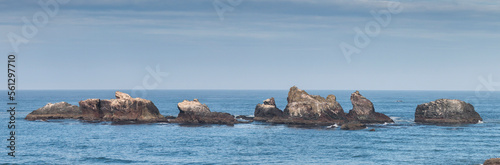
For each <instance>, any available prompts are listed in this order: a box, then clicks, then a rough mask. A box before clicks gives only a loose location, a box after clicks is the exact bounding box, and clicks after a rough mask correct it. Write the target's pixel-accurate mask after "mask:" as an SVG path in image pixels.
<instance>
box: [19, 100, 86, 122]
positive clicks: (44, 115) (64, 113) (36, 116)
mask: <svg viewBox="0 0 500 165" xmlns="http://www.w3.org/2000/svg"><path fill="white" fill-rule="evenodd" d="M81 117H82V111H81V110H80V108H79V107H78V106H76V105H71V104H68V103H67V102H60V103H55V104H52V103H48V104H47V105H45V106H44V107H42V108H39V109H37V110H35V111H33V112H31V113H30V114H28V115H27V116H26V118H25V119H26V120H31V121H33V120H46V119H78V118H81Z"/></svg>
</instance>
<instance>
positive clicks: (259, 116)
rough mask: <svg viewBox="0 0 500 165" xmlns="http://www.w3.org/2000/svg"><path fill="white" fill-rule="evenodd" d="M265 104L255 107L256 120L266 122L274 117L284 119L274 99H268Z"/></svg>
mask: <svg viewBox="0 0 500 165" xmlns="http://www.w3.org/2000/svg"><path fill="white" fill-rule="evenodd" d="M263 102H264V103H263V104H257V106H256V107H255V112H254V120H257V121H266V120H269V119H272V118H274V117H283V111H282V110H280V109H278V108H277V107H276V103H275V101H274V98H270V99H266V100H264V101H263Z"/></svg>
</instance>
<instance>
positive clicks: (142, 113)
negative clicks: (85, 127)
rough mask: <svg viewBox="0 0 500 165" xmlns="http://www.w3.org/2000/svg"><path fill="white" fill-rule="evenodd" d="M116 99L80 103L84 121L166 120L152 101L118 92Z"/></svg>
mask: <svg viewBox="0 0 500 165" xmlns="http://www.w3.org/2000/svg"><path fill="white" fill-rule="evenodd" d="M115 97H116V99H110V100H101V99H87V100H83V101H80V102H79V104H80V109H81V110H82V116H83V119H84V120H90V121H113V122H126V121H135V122H160V121H166V119H165V118H164V117H163V116H162V115H161V114H160V111H159V110H158V108H157V107H156V106H155V105H154V104H153V102H152V101H150V100H146V99H142V98H132V97H130V96H129V95H128V94H125V93H122V92H119V91H117V92H116V93H115Z"/></svg>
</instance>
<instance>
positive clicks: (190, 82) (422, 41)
mask: <svg viewBox="0 0 500 165" xmlns="http://www.w3.org/2000/svg"><path fill="white" fill-rule="evenodd" d="M43 2H45V1H43ZM139 2H140V1H115V0H86V1H78V0H71V1H69V2H68V3H67V4H61V5H60V6H59V10H58V12H57V14H56V15H55V16H53V17H50V19H49V20H48V22H47V24H46V25H45V26H43V27H39V28H37V30H38V31H37V34H36V35H35V36H34V37H33V38H31V39H29V42H28V43H26V44H21V45H20V46H19V50H18V53H17V54H18V64H17V66H18V69H17V73H18V75H19V77H18V78H19V81H18V82H19V89H133V88H144V89H288V88H290V87H291V86H293V85H297V86H298V87H300V88H301V89H308V90H310V89H338V90H343V89H346V90H356V89H358V90H476V89H477V88H478V86H479V85H481V84H482V82H481V80H480V77H484V78H485V79H488V76H490V75H491V76H492V79H493V80H494V81H499V82H500V72H499V71H500V69H499V62H500V54H499V52H500V30H499V29H500V17H499V16H500V2H499V1H486V0H476V1H468V0H456V1H449V0H432V1H431V0H424V1H401V6H402V11H401V12H400V13H397V14H391V20H390V21H389V23H388V24H387V26H385V27H381V28H380V29H379V30H380V32H379V33H377V35H376V36H373V37H369V39H370V42H369V43H368V44H367V45H366V46H365V47H364V48H361V49H359V50H360V52H359V53H355V54H352V56H350V60H351V61H350V62H348V60H347V59H346V57H345V55H344V54H343V52H342V50H341V48H340V47H339V45H340V44H341V43H343V42H344V43H347V44H350V45H354V46H356V45H355V41H354V40H355V39H356V36H357V32H356V30H355V28H357V27H358V28H359V29H361V30H363V31H365V30H366V29H365V25H367V24H368V23H369V22H371V21H372V22H373V21H377V20H376V18H374V16H372V14H371V11H375V12H377V11H382V10H387V9H388V8H387V5H388V4H389V3H390V2H395V1H381V0H374V1H367V0H337V1H322V0H290V1H285V0H275V1H264V0H242V3H241V4H237V5H234V6H233V7H232V8H233V10H232V11H226V12H225V13H223V15H222V16H221V17H220V16H219V15H218V14H217V12H216V9H214V6H213V2H214V1H212V0H190V1H176V0H168V1H163V0H153V1H148V2H147V3H139ZM221 2H223V3H226V0H221ZM40 11H42V12H43V11H44V10H43V8H42V7H40V6H39V4H38V1H6V0H3V1H2V2H1V5H0V13H1V15H2V16H1V17H0V29H1V32H2V37H0V42H1V43H2V44H0V48H1V49H0V50H3V54H4V56H2V60H4V65H6V61H7V57H6V55H7V54H8V53H9V52H12V51H15V50H14V49H13V47H12V46H11V44H10V42H9V38H8V35H7V34H8V33H9V32H12V33H15V34H18V35H21V36H22V33H23V25H25V23H24V22H23V19H22V17H26V18H27V19H28V20H29V21H32V18H33V16H34V15H35V14H36V13H37V12H40ZM221 18H223V20H221ZM371 30H377V29H371ZM157 66H158V68H159V70H160V71H161V72H165V74H158V75H154V74H151V71H153V72H156V71H155V70H156V69H157ZM4 68H5V67H4ZM146 68H148V69H146ZM148 70H149V71H148ZM167 73H168V75H167ZM0 76H1V79H2V83H4V84H3V86H7V85H6V82H7V81H6V77H7V75H6V71H3V72H2V74H0ZM495 88H496V89H499V90H500V88H499V87H496V86H495ZM482 90H487V89H486V88H482Z"/></svg>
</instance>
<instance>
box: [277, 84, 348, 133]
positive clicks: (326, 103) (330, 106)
mask: <svg viewBox="0 0 500 165" xmlns="http://www.w3.org/2000/svg"><path fill="white" fill-rule="evenodd" d="M287 101H288V104H287V106H286V108H285V110H284V117H283V118H282V119H273V120H271V121H270V122H274V123H285V124H319V125H331V124H336V123H344V122H346V115H345V113H344V110H343V109H342V106H340V104H339V103H338V102H337V101H336V97H335V96H334V95H328V97H327V98H326V99H325V98H323V97H321V96H317V95H309V94H308V93H307V92H306V91H304V90H301V89H299V88H297V87H296V86H293V87H292V88H290V91H289V92H288V98H287Z"/></svg>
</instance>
